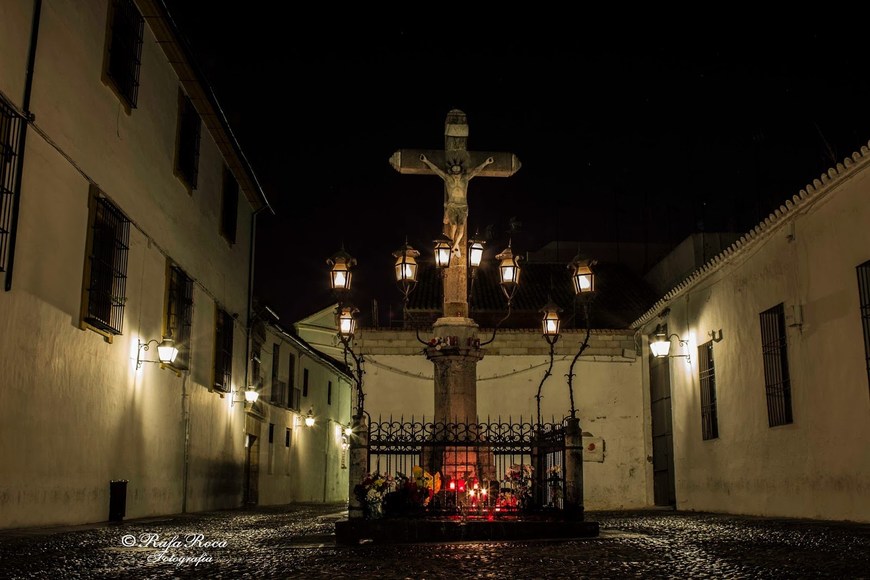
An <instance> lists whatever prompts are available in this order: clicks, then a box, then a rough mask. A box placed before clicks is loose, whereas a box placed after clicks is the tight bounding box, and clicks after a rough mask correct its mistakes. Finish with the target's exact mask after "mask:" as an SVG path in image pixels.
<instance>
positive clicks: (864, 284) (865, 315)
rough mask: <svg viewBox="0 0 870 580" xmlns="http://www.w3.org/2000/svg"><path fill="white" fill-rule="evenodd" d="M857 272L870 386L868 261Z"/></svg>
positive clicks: (865, 357) (869, 265)
mask: <svg viewBox="0 0 870 580" xmlns="http://www.w3.org/2000/svg"><path fill="white" fill-rule="evenodd" d="M857 270H858V300H859V302H860V307H861V326H862V328H863V329H864V362H865V364H866V365H867V381H868V384H870V261H867V262H864V263H863V264H861V265H860V266H858V268H857Z"/></svg>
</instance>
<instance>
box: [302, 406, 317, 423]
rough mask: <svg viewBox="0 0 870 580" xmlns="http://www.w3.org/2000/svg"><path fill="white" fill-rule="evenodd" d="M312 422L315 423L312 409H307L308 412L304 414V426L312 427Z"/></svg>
mask: <svg viewBox="0 0 870 580" xmlns="http://www.w3.org/2000/svg"><path fill="white" fill-rule="evenodd" d="M314 423H316V421H315V420H314V411H312V410H311V409H308V414H307V415H305V426H306V427H314Z"/></svg>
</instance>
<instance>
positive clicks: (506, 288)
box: [495, 242, 521, 302]
mask: <svg viewBox="0 0 870 580" xmlns="http://www.w3.org/2000/svg"><path fill="white" fill-rule="evenodd" d="M520 258H521V257H520V256H514V253H513V251H512V250H511V245H510V242H508V247H507V248H505V249H504V251H503V252H502V253H501V254H499V255H498V256H496V257H495V259H496V260H498V261H499V265H498V274H499V278H500V279H501V281H500V283H501V289H502V291H503V292H504V294H505V296H507V299H508V302H510V301H511V300H512V299H513V297H514V294H515V293H516V291H517V286H518V284H519V282H520V264H519V261H520Z"/></svg>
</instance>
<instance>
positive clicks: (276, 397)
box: [272, 344, 287, 405]
mask: <svg viewBox="0 0 870 580" xmlns="http://www.w3.org/2000/svg"><path fill="white" fill-rule="evenodd" d="M280 366H281V345H280V344H273V345H272V403H274V404H275V405H283V404H284V402H285V401H286V400H287V399H286V396H287V395H286V394H285V391H286V389H287V383H285V382H284V381H282V380H280V379H279V378H278V369H279V368H280Z"/></svg>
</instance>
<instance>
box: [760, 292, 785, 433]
mask: <svg viewBox="0 0 870 580" xmlns="http://www.w3.org/2000/svg"><path fill="white" fill-rule="evenodd" d="M760 318H761V351H762V355H763V357H764V387H765V391H766V393H767V422H768V424H769V425H770V426H771V427H776V426H777V425H786V424H788V423H791V422H792V421H793V419H792V411H791V380H790V378H789V374H788V344H787V343H786V336H785V310H784V307H783V305H782V303H780V304H777V305H776V306H774V307H773V308H771V309H769V310H765V311H764V312H762V313H761V314H760Z"/></svg>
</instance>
